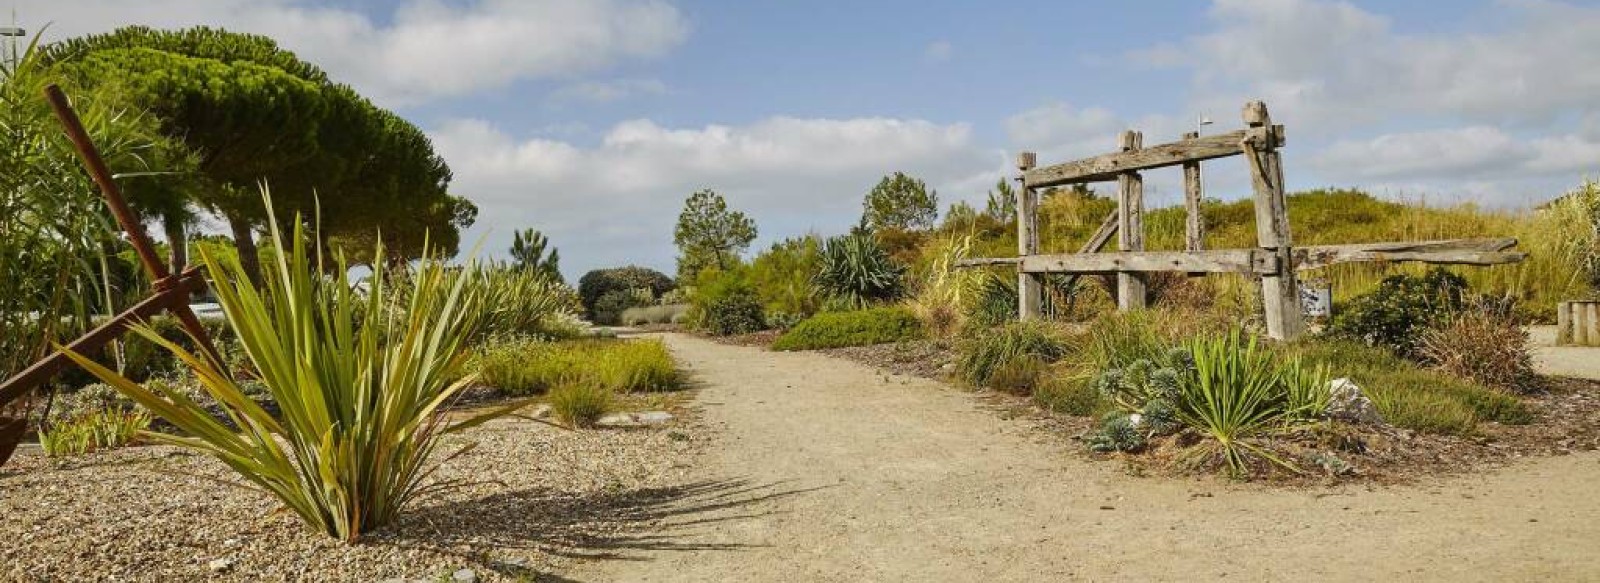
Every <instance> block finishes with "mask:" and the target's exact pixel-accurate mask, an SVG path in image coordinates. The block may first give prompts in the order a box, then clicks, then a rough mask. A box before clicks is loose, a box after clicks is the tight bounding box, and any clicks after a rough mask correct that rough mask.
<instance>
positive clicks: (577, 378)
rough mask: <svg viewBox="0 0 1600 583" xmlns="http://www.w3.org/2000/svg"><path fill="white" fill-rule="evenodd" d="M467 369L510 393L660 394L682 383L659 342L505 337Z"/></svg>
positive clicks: (482, 352) (482, 349)
mask: <svg viewBox="0 0 1600 583" xmlns="http://www.w3.org/2000/svg"><path fill="white" fill-rule="evenodd" d="M471 369H472V370H474V371H475V372H476V373H477V374H478V382H479V383H481V384H483V385H487V386H491V387H495V388H497V389H500V390H502V391H506V392H509V393H514V394H538V393H544V392H547V391H551V390H552V389H554V388H556V387H558V386H561V385H563V384H583V385H590V386H597V387H601V388H604V389H607V390H610V391H614V392H622V393H626V392H635V391H661V390H669V389H673V388H676V387H677V386H678V384H679V380H680V378H679V374H678V370H677V367H676V366H675V365H674V363H673V361H672V355H671V354H670V353H669V352H667V347H666V345H664V344H662V343H661V341H660V340H614V339H591V340H573V341H565V342H541V341H537V340H529V339H509V340H505V341H502V342H498V343H496V344H494V345H492V346H488V347H484V348H481V349H479V350H478V352H477V353H476V354H475V355H474V356H473V359H472V366H471Z"/></svg>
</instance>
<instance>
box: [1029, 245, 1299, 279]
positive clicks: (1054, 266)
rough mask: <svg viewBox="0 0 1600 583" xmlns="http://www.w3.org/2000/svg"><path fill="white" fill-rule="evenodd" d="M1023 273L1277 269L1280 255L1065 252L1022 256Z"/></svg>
mask: <svg viewBox="0 0 1600 583" xmlns="http://www.w3.org/2000/svg"><path fill="white" fill-rule="evenodd" d="M1020 270H1021V271H1022V272H1023V273H1071V274H1084V273H1140V272H1152V271H1180V272H1190V273H1257V274H1273V273H1278V258H1277V256H1276V255H1274V254H1273V253H1272V252H1270V251H1266V250H1262V249H1225V250H1220V251H1116V252H1109V253H1063V254H1058V255H1030V256H1028V257H1024V258H1022V262H1021V266H1020Z"/></svg>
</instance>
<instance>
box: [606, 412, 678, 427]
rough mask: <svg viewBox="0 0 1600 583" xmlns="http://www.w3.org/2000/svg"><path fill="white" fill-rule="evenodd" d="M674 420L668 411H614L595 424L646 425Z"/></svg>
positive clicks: (616, 425) (607, 425)
mask: <svg viewBox="0 0 1600 583" xmlns="http://www.w3.org/2000/svg"><path fill="white" fill-rule="evenodd" d="M671 420H672V414H671V413H668V412H666V411H645V412H643V413H612V414H610V415H606V416H605V417H601V418H600V420H599V421H596V422H595V425H599V426H601V427H644V426H646V425H661V424H663V423H666V422H668V421H671Z"/></svg>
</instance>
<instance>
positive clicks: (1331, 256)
mask: <svg viewBox="0 0 1600 583" xmlns="http://www.w3.org/2000/svg"><path fill="white" fill-rule="evenodd" d="M1243 119H1244V124H1245V128H1244V129H1241V130H1236V131H1232V132H1228V133H1224V134H1218V135H1214V136H1206V137H1200V135H1199V134H1198V133H1197V132H1191V133H1187V134H1184V136H1183V138H1182V139H1181V140H1179V141H1177V142H1172V143H1168V144H1161V145H1158V146H1151V147H1148V148H1146V147H1144V136H1143V135H1142V134H1141V133H1139V132H1135V131H1127V132H1123V133H1122V137H1121V141H1120V142H1121V143H1120V144H1119V146H1120V149H1119V150H1118V151H1116V152H1113V153H1110V154H1104V155H1100V156H1095V157H1093V158H1086V159H1083V160H1077V161H1073V162H1066V163H1063V164H1055V165H1051V166H1044V167H1038V158H1037V156H1036V155H1035V154H1034V153H1032V152H1023V153H1022V154H1020V155H1019V156H1018V158H1017V169H1018V170H1019V171H1020V173H1021V175H1020V176H1019V177H1018V178H1017V180H1018V182H1020V183H1021V186H1020V188H1018V189H1017V197H1018V200H1017V257H1005V258H986V259H969V260H966V261H963V262H961V263H959V264H958V266H960V267H977V266H987V265H997V264H1014V265H1016V267H1017V295H1018V313H1019V314H1020V316H1021V317H1022V318H1023V319H1028V318H1037V317H1039V316H1040V314H1041V305H1042V295H1043V294H1042V292H1043V285H1044V282H1043V276H1044V275H1045V274H1049V273H1063V274H1069V282H1070V281H1073V280H1075V278H1076V277H1077V276H1079V275H1082V274H1104V273H1109V274H1115V275H1116V279H1117V286H1116V287H1117V307H1118V309H1120V310H1124V311H1127V310H1136V309H1140V308H1144V307H1145V303H1146V301H1147V299H1146V286H1145V283H1146V282H1145V278H1146V275H1147V274H1148V273H1151V272H1161V271H1167V272H1182V273H1188V274H1191V275H1204V274H1207V273H1238V274H1246V275H1251V276H1254V277H1256V278H1258V279H1259V280H1260V283H1261V298H1262V301H1261V304H1262V310H1263V312H1264V314H1263V316H1264V317H1263V320H1264V321H1265V323H1266V327H1267V335H1268V336H1270V337H1272V338H1277V339H1292V338H1295V337H1297V336H1299V335H1300V334H1301V333H1302V332H1303V331H1304V329H1305V323H1304V318H1303V317H1302V315H1301V307H1300V294H1299V290H1298V288H1297V285H1298V283H1297V280H1296V277H1295V272H1296V271H1297V270H1305V269H1316V268H1320V267H1326V266H1328V265H1332V264H1335V263H1345V262H1352V261H1420V262H1425V263H1438V264H1468V265H1493V264H1499V263H1513V262H1517V261H1521V260H1522V259H1523V257H1524V256H1525V254H1523V253H1520V252H1516V251H1511V250H1510V249H1511V248H1512V247H1514V246H1516V244H1517V241H1516V239H1457V240H1448V241H1421V242H1398V243H1362V244H1353V245H1321V246H1311V247H1295V246H1294V241H1293V237H1291V236H1290V232H1289V212H1288V206H1287V203H1286V201H1285V198H1284V195H1285V193H1284V182H1283V161H1282V158H1281V157H1280V155H1279V153H1278V149H1279V148H1282V147H1283V146H1284V144H1285V134H1284V128H1283V126H1281V125H1274V124H1273V123H1272V118H1271V117H1270V116H1269V114H1268V112H1267V106H1266V105H1265V104H1263V103H1261V102H1259V101H1253V102H1250V103H1247V104H1245V106H1244V111H1243ZM1231 156H1243V157H1244V158H1245V160H1246V162H1247V163H1248V165H1249V168H1250V182H1251V186H1252V190H1253V192H1254V200H1255V219H1256V243H1257V247H1254V248H1249V249H1219V250H1207V249H1205V246H1204V239H1205V225H1204V223H1203V221H1202V220H1201V215H1200V202H1201V200H1202V198H1203V195H1204V193H1203V191H1202V187H1201V183H1202V181H1201V172H1200V163H1201V162H1204V161H1207V160H1215V159H1218V158H1226V157H1231ZM1170 166H1181V167H1182V168H1183V177H1184V180H1183V185H1184V188H1183V191H1184V197H1183V200H1184V207H1185V209H1186V210H1187V213H1188V217H1187V220H1186V221H1185V230H1186V233H1185V237H1184V239H1185V245H1184V250H1182V251H1147V250H1145V241H1144V179H1143V176H1142V175H1141V172H1143V171H1146V170H1154V169H1157V168H1166V167H1170ZM1096 182H1116V183H1117V191H1116V192H1117V195H1116V196H1117V210H1116V211H1115V212H1113V213H1112V214H1111V215H1110V216H1108V217H1106V219H1105V221H1104V222H1102V223H1101V225H1100V228H1099V230H1097V231H1096V232H1095V233H1094V234H1093V235H1091V236H1090V237H1089V240H1088V241H1086V242H1085V243H1084V244H1083V246H1082V247H1080V248H1079V249H1078V252H1077V253H1071V254H1054V255H1050V254H1040V253H1039V235H1038V213H1037V210H1038V204H1039V198H1038V197H1039V193H1040V191H1041V190H1043V189H1046V188H1051V187H1061V186H1068V185H1076V184H1089V183H1096ZM1113 235H1115V236H1116V238H1117V251H1115V252H1101V250H1102V249H1103V248H1104V247H1105V246H1106V245H1107V244H1108V243H1110V241H1111V238H1112V236H1113Z"/></svg>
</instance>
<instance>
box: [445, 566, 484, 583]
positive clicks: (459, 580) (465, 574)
mask: <svg viewBox="0 0 1600 583" xmlns="http://www.w3.org/2000/svg"><path fill="white" fill-rule="evenodd" d="M450 580H451V581H455V582H456V583H478V573H477V572H475V571H473V570H472V569H462V570H460V571H456V572H455V574H453V575H451V576H450Z"/></svg>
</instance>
